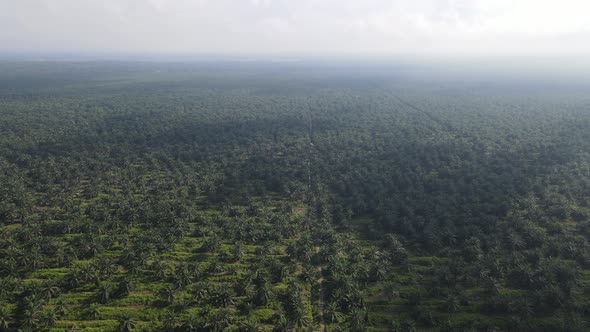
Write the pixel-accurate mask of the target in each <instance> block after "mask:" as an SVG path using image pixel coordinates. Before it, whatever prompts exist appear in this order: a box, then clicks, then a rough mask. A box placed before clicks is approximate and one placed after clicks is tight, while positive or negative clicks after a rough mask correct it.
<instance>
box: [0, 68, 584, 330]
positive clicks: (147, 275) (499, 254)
mask: <svg viewBox="0 0 590 332" xmlns="http://www.w3.org/2000/svg"><path fill="white" fill-rule="evenodd" d="M504 83H505V82H492V83H490V84H488V85H482V86H477V85H475V84H473V85H470V86H468V87H467V86H465V85H463V84H460V83H457V82H451V81H441V80H433V81H432V82H423V81H419V80H417V79H412V78H410V77H403V78H402V77H401V76H395V75H392V74H391V73H390V72H383V73H380V72H379V71H368V70H367V71H362V70H360V71H355V70H352V69H350V68H339V69H337V70H336V69H334V68H331V67H321V66H320V67H311V68H308V67H305V66H304V65H298V64H295V65H291V66H288V65H280V64H266V65H263V64H235V63H233V64H232V63H228V64H225V65H222V64H218V65H215V64H207V63H202V64H156V63H151V64H139V63H127V64H126V63H92V62H87V63H84V62H82V63H7V62H4V63H0V188H1V190H0V331H41V330H48V331H64V330H66V331H226V330H229V331H322V330H328V331H422V330H425V331H471V330H473V331H498V330H501V331H507V330H513V331H585V330H587V329H588V328H589V324H588V323H590V322H588V321H587V317H590V245H589V244H588V243H589V242H588V241H589V238H590V112H589V105H590V97H588V96H587V95H584V94H577V93H575V91H574V90H571V91H565V92H564V91H562V90H560V91H552V90H550V89H549V88H548V87H536V88H534V89H533V88H531V89H528V88H527V89H524V88H523V87H519V86H517V85H516V84H515V85H508V86H507V87H502V84H504ZM506 84H508V83H506Z"/></svg>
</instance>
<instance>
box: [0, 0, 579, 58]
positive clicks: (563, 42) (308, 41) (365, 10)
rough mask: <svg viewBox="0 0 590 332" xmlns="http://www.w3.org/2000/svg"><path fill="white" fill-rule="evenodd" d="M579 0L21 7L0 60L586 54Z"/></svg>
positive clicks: (7, 25)
mask: <svg viewBox="0 0 590 332" xmlns="http://www.w3.org/2000/svg"><path fill="white" fill-rule="evenodd" d="M589 11H590V4H588V3H587V2H584V1H580V0H564V1H560V2H553V1H532V0H521V1H508V0H495V1H492V0H473V1H462V0H446V1H436V0H418V1H403V0H369V1H353V0H344V1H336V0H323V1H319V0H302V1H297V2H295V1H287V0H248V1H231V0H215V1H213V0H178V1H162V0H117V1H115V0H104V1H91V0H53V1H50V0H42V1H33V0H21V1H5V2H2V3H0V53H1V54H15V53H28V54H60V53H66V54H99V55H109V54H117V55H133V54H149V55H182V56H218V55H223V56H240V57H244V56H246V57H247V56H256V57H260V56H296V57H301V56H321V57H391V56H398V57H416V56H417V57H426V58H428V57H443V58H444V57H465V56H466V57H478V56H488V57H489V56H496V57H503V56H515V55H518V56H549V57H556V56H557V57H561V56H574V55H577V56H582V55H585V54H590V43H588V42H587V41H588V40H590V20H588V19H587V13H588V12H589Z"/></svg>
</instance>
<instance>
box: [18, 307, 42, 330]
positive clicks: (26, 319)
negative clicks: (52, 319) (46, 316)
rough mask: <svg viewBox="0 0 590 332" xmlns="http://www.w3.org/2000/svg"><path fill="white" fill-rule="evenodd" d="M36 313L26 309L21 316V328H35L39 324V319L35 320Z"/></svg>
mask: <svg viewBox="0 0 590 332" xmlns="http://www.w3.org/2000/svg"><path fill="white" fill-rule="evenodd" d="M37 316H38V313H37V311H36V310H33V309H27V310H25V312H24V314H23V318H22V320H21V322H22V325H23V327H28V328H31V329H32V328H35V327H36V326H37V325H38V324H39V318H37Z"/></svg>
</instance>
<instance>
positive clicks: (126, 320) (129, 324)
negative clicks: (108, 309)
mask: <svg viewBox="0 0 590 332" xmlns="http://www.w3.org/2000/svg"><path fill="white" fill-rule="evenodd" d="M135 325H137V321H136V320H135V318H133V317H131V316H129V315H128V314H123V315H121V317H119V326H118V327H117V331H119V332H130V331H133V329H135Z"/></svg>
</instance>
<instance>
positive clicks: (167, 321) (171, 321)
mask: <svg viewBox="0 0 590 332" xmlns="http://www.w3.org/2000/svg"><path fill="white" fill-rule="evenodd" d="M162 324H163V327H164V330H166V331H174V329H176V326H177V325H178V317H176V315H175V314H174V313H173V312H171V311H166V313H165V314H164V320H163V322H162Z"/></svg>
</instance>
